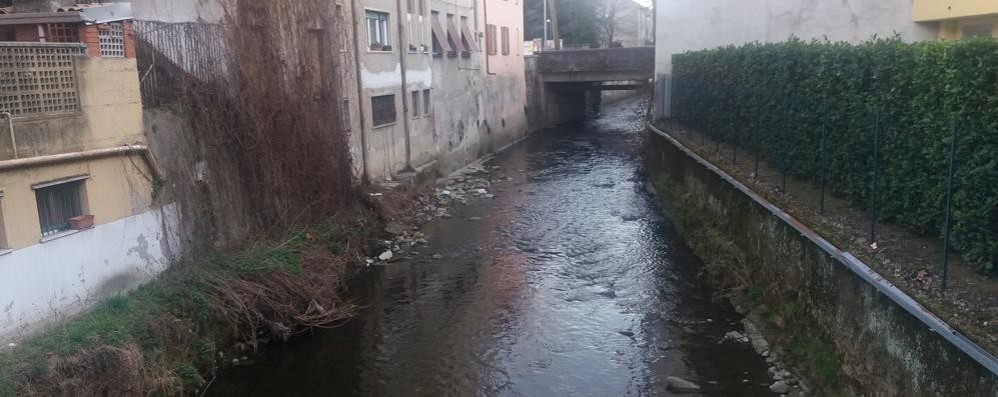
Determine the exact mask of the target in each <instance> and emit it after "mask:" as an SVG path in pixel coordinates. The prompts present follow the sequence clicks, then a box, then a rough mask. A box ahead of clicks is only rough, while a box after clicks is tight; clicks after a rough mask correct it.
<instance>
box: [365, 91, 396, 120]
mask: <svg viewBox="0 0 998 397" xmlns="http://www.w3.org/2000/svg"><path fill="white" fill-rule="evenodd" d="M371 122H372V123H374V126H375V127H381V126H383V125H388V124H391V123H394V122H395V94H388V95H379V96H373V97H371Z"/></svg>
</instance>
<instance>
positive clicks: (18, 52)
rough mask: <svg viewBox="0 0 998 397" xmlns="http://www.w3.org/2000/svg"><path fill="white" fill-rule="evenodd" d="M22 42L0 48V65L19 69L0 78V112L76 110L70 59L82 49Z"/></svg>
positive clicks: (61, 111)
mask: <svg viewBox="0 0 998 397" xmlns="http://www.w3.org/2000/svg"><path fill="white" fill-rule="evenodd" d="M24 44H25V45H22V46H17V47H10V46H7V47H0V65H16V69H14V70H18V71H19V72H17V73H4V75H3V77H2V78H0V112H4V111H6V112H10V113H11V114H13V115H14V117H24V116H28V115H34V114H45V113H68V112H77V111H79V110H80V98H79V94H78V93H77V91H76V86H77V84H76V68H75V65H74V60H75V58H76V57H78V56H81V55H83V54H84V52H83V51H84V49H83V48H82V47H76V48H67V47H64V46H55V47H53V46H46V45H42V44H37V45H34V44H30V43H24ZM10 93H13V94H10Z"/></svg>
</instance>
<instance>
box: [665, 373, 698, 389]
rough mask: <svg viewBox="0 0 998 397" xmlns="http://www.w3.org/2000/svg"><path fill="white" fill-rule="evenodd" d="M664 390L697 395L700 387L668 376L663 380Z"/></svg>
mask: <svg viewBox="0 0 998 397" xmlns="http://www.w3.org/2000/svg"><path fill="white" fill-rule="evenodd" d="M665 388H666V389H668V390H669V391H671V392H673V393H697V392H699V391H700V386H698V385H697V384H696V383H693V382H690V381H688V380H686V379H683V378H680V377H676V376H670V377H668V378H665Z"/></svg>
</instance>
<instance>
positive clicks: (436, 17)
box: [430, 11, 453, 54]
mask: <svg viewBox="0 0 998 397" xmlns="http://www.w3.org/2000/svg"><path fill="white" fill-rule="evenodd" d="M430 19H431V21H430V22H431V23H432V30H433V53H434V54H443V53H444V52H451V51H453V50H452V49H451V46H450V43H449V42H448V41H447V33H446V32H444V27H443V26H442V25H440V13H439V12H436V11H433V12H432V13H431V15H430Z"/></svg>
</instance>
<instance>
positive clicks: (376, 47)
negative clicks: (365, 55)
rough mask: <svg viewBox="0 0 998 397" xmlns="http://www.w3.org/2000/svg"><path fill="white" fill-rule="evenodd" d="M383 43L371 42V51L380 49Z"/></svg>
mask: <svg viewBox="0 0 998 397" xmlns="http://www.w3.org/2000/svg"><path fill="white" fill-rule="evenodd" d="M382 48H384V45H382V44H381V43H371V51H381V50H382Z"/></svg>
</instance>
